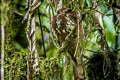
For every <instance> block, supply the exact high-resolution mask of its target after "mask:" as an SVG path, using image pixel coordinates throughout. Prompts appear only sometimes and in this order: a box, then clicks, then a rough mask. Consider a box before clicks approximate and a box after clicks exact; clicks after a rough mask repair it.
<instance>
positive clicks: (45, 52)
mask: <svg viewBox="0 0 120 80" xmlns="http://www.w3.org/2000/svg"><path fill="white" fill-rule="evenodd" d="M38 17H39V23H40V30H41V36H42V42H43V50H44V57H45V58H46V50H45V41H44V36H43V29H42V23H41V18H40V11H39V9H38Z"/></svg>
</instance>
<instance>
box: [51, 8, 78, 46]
mask: <svg viewBox="0 0 120 80" xmlns="http://www.w3.org/2000/svg"><path fill="white" fill-rule="evenodd" d="M51 26H52V32H53V35H54V37H55V38H56V39H57V40H58V43H59V44H60V46H61V45H62V43H63V42H64V41H65V40H66V38H67V36H68V35H69V34H70V33H71V31H72V30H73V29H74V28H75V27H77V13H76V12H74V11H72V10H71V9H69V8H62V9H60V10H58V11H57V14H56V15H55V16H54V17H53V19H52V21H51ZM75 34H76V33H75ZM73 37H74V34H73ZM71 39H72V38H71ZM71 39H70V40H71ZM73 40H74V38H73Z"/></svg>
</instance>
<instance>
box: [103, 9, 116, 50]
mask: <svg viewBox="0 0 120 80" xmlns="http://www.w3.org/2000/svg"><path fill="white" fill-rule="evenodd" d="M110 13H112V12H111V11H110ZM103 25H104V28H105V35H106V41H107V43H108V46H109V47H110V48H111V49H114V48H115V42H116V39H115V37H116V31H115V25H114V22H113V15H110V16H103Z"/></svg>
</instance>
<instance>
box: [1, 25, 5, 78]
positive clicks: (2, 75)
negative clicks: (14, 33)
mask: <svg viewBox="0 0 120 80" xmlns="http://www.w3.org/2000/svg"><path fill="white" fill-rule="evenodd" d="M4 47H5V31H4V26H3V25H1V80H4V54H5V50H4Z"/></svg>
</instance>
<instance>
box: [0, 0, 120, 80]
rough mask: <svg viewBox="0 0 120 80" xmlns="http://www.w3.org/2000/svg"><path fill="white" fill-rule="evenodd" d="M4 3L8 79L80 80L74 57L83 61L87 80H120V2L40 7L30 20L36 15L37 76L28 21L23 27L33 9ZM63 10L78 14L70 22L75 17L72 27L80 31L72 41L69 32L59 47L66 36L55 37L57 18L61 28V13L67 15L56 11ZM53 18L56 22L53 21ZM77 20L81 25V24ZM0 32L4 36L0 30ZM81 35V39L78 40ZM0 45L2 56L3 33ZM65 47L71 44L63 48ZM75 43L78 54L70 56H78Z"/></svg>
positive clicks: (51, 2)
mask: <svg viewBox="0 0 120 80" xmlns="http://www.w3.org/2000/svg"><path fill="white" fill-rule="evenodd" d="M40 1H41V0H40ZM0 4H1V16H0V18H1V25H4V28H5V46H4V48H5V49H4V50H5V53H4V56H5V58H4V69H5V72H4V79H5V80H75V79H76V80H78V79H77V78H75V76H76V73H75V70H76V69H75V66H74V59H75V61H77V62H78V63H79V61H81V62H80V63H81V64H80V65H82V67H83V74H84V80H118V79H120V61H119V59H120V51H119V50H120V34H119V33H120V0H42V1H41V4H40V6H39V7H38V8H36V10H35V11H34V12H33V13H32V14H33V15H32V16H35V17H36V21H35V24H36V30H35V32H34V31H33V34H34V33H36V35H35V37H36V44H35V46H36V49H37V53H38V56H37V57H38V60H39V66H38V67H39V74H36V73H35V71H34V69H33V64H34V63H32V59H31V55H32V51H29V46H30V41H29V39H30V38H31V36H29V38H28V37H27V34H28V33H27V30H28V29H27V27H26V26H27V25H28V19H27V20H25V21H24V22H23V23H22V21H23V19H24V18H25V17H24V16H25V15H26V13H27V12H29V9H28V10H25V6H26V1H25V0H13V1H12V0H11V1H4V0H2V1H1V3H0ZM64 8H65V9H66V8H67V9H70V10H71V14H72V12H73V13H75V15H77V16H75V17H74V15H73V14H72V16H73V17H72V16H69V17H72V18H70V19H71V20H72V19H73V22H74V20H75V19H76V20H75V21H76V22H74V25H75V24H76V25H79V23H80V26H79V27H80V33H77V32H72V30H71V34H72V33H74V34H75V35H74V37H75V38H71V34H70V33H69V36H68V37H70V40H69V39H68V40H63V41H61V43H60V39H61V38H60V37H62V38H63V37H64V35H63V34H62V36H59V35H57V37H54V34H52V33H53V32H52V30H51V28H52V26H54V27H56V26H58V24H57V18H60V19H61V21H63V23H62V25H63V27H64V26H65V25H64V24H65V21H64V20H63V19H65V18H64V17H63V15H62V18H61V16H60V15H61V14H63V13H65V12H63V13H60V12H58V11H59V10H60V9H64ZM38 9H39V10H38ZM65 14H66V13H65ZM68 14H69V13H68ZM56 16H58V17H56ZM65 16H66V15H65ZM54 18H55V19H56V20H55V21H52V20H54ZM77 20H80V22H79V23H77ZM70 25H72V24H70ZM76 25H75V26H76ZM72 26H73V25H72ZM41 27H42V29H41ZM70 27H71V26H70ZM30 29H31V28H30ZM30 29H29V30H30ZM73 30H74V29H73ZM0 31H1V32H2V29H0ZM31 31H32V30H31ZM75 31H77V30H75ZM78 31H79V30H78ZM42 32H43V35H42V34H41V33H42ZM57 32H58V31H57ZM57 32H56V33H57ZM1 34H2V33H1ZM78 34H80V35H79V36H80V41H79V38H77V36H78ZM67 35H68V34H67ZM72 35H73V34H72ZM65 37H66V36H65ZM57 38H58V39H57ZM77 39H78V40H77ZM0 41H1V43H0V50H1V54H2V48H1V45H2V44H3V43H2V36H1V35H0ZM31 41H32V40H31ZM78 41H79V42H78ZM72 42H73V43H72ZM62 44H65V45H66V44H67V46H65V47H64V48H63V47H61V45H62ZM68 44H69V45H68ZM77 44H78V45H79V47H78V51H77V53H76V54H72V55H71V54H70V53H74V52H76V46H77ZM56 47H57V48H56ZM72 47H75V48H72ZM44 48H45V49H44ZM66 49H67V50H66ZM74 55H75V57H73V56H74ZM79 56H80V57H79ZM79 58H80V59H79ZM1 59H2V58H1ZM27 62H28V63H29V71H30V74H29V79H28V77H27V75H28V72H27V69H28V64H27ZM1 64H2V63H1ZM76 65H77V63H76ZM78 65H79V64H78ZM77 67H78V66H77ZM80 69H81V68H80ZM80 69H77V70H80ZM1 74H2V72H1ZM78 75H79V74H78ZM80 75H81V74H80Z"/></svg>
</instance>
